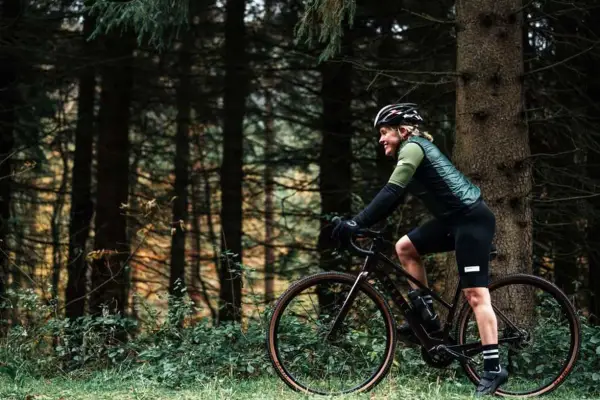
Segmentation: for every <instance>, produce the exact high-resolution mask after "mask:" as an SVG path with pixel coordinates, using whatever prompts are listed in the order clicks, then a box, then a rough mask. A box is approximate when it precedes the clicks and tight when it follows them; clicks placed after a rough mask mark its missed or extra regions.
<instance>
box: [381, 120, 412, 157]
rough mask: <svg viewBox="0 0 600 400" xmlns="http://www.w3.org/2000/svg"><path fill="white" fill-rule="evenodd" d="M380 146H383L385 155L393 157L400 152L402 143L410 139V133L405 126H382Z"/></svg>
mask: <svg viewBox="0 0 600 400" xmlns="http://www.w3.org/2000/svg"><path fill="white" fill-rule="evenodd" d="M379 134H380V137H379V144H381V145H382V146H383V149H384V151H385V155H386V156H388V157H391V156H393V155H394V154H396V151H398V147H400V143H402V142H403V141H405V140H406V139H408V137H409V136H410V132H409V131H408V129H406V127H404V126H397V127H391V126H382V127H381V128H379Z"/></svg>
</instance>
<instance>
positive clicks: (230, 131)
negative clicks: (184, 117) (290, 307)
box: [219, 0, 249, 321]
mask: <svg viewBox="0 0 600 400" xmlns="http://www.w3.org/2000/svg"><path fill="white" fill-rule="evenodd" d="M245 9H246V2H245V1H244V0H228V1H227V4H226V6H225V13H226V19H225V49H224V52H225V54H224V57H225V84H224V85H225V94H224V98H223V108H224V113H223V138H224V139H223V164H222V167H221V191H222V194H221V230H222V233H221V250H222V257H221V265H220V268H219V282H220V291H219V302H220V304H219V321H241V318H242V312H241V306H242V298H241V297H242V269H241V263H242V180H243V171H242V166H243V156H244V154H243V142H244V115H245V113H246V97H247V96H248V90H249V71H248V57H247V55H246V43H247V38H246V26H245V23H244V14H245Z"/></svg>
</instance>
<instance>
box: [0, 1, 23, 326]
mask: <svg viewBox="0 0 600 400" xmlns="http://www.w3.org/2000/svg"><path fill="white" fill-rule="evenodd" d="M22 12H23V9H22V2H21V1H19V0H4V1H3V2H2V5H1V8H0V13H1V14H0V35H1V36H0V42H3V43H4V44H5V45H6V47H7V49H4V50H3V51H2V52H0V299H2V300H3V299H5V298H6V289H7V286H8V278H9V257H8V251H9V247H8V243H7V241H8V235H9V232H10V214H11V213H10V209H11V205H10V202H11V198H12V186H13V178H12V169H13V164H12V153H13V151H14V145H15V125H16V121H17V119H16V111H15V110H16V108H17V103H18V96H17V85H16V83H17V79H18V70H19V66H18V62H17V57H16V54H14V47H13V46H14V44H15V42H16V36H17V29H18V24H19V21H20V18H21V15H22ZM7 317H8V314H7V312H6V309H5V308H3V307H2V308H0V320H6V319H7ZM0 331H4V326H2V329H0Z"/></svg>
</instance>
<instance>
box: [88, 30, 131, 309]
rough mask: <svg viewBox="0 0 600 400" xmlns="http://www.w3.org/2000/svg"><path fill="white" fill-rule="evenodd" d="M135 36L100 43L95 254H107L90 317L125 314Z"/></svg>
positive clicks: (99, 263)
mask: <svg viewBox="0 0 600 400" xmlns="http://www.w3.org/2000/svg"><path fill="white" fill-rule="evenodd" d="M134 43H135V42H134V37H133V36H132V35H131V34H130V33H129V32H126V33H124V34H123V35H122V36H121V35H120V34H119V33H117V32H111V33H109V34H107V35H105V36H104V37H103V38H102V45H103V52H104V57H105V59H106V60H107V61H106V62H105V63H104V64H103V65H102V67H101V68H100V76H101V81H102V92H101V95H100V111H99V115H98V150H97V157H98V161H97V163H98V167H97V175H96V176H97V178H96V183H97V190H96V192H97V206H96V220H95V226H94V228H95V242H94V249H95V250H96V251H106V252H107V253H105V254H103V255H102V256H101V257H98V258H97V259H95V260H93V263H92V293H91V296H90V313H92V314H94V315H96V314H99V313H101V311H102V306H103V305H105V306H107V307H108V308H109V310H110V311H111V312H118V313H121V314H122V313H123V312H124V310H125V309H126V303H127V298H126V289H127V282H126V276H127V274H126V273H125V268H126V265H125V263H126V262H127V260H128V257H129V252H130V249H129V240H128V237H127V223H126V217H125V211H124V210H122V209H121V207H122V205H126V204H127V202H128V194H129V118H130V106H131V97H132V86H133V69H132V58H133V49H134Z"/></svg>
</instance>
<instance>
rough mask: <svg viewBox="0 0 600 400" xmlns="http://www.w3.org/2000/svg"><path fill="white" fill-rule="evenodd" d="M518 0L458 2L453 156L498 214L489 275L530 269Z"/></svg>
mask: <svg viewBox="0 0 600 400" xmlns="http://www.w3.org/2000/svg"><path fill="white" fill-rule="evenodd" d="M521 7H522V2H521V0H478V1H466V0H460V1H458V2H457V3H456V10H457V22H458V36H457V42H458V46H457V50H458V51H457V72H458V74H459V78H458V85H457V103H456V127H457V138H456V147H455V149H454V160H455V162H456V164H457V166H458V167H459V168H460V169H461V170H462V171H463V172H465V173H466V174H467V175H468V176H469V177H470V178H471V179H472V180H473V181H474V183H476V184H478V185H480V187H481V189H482V193H483V195H484V198H485V200H486V202H487V203H488V205H489V206H490V208H491V209H492V210H493V211H494V213H495V215H496V244H497V247H498V253H499V255H498V258H497V261H496V262H495V263H493V266H492V267H493V268H492V271H491V275H492V276H493V275H497V274H505V273H509V272H530V271H531V251H532V240H531V234H532V228H531V226H532V222H531V205H530V201H529V200H528V196H529V195H530V193H531V187H532V182H531V167H530V164H529V161H528V157H529V156H530V151H529V142H528V131H527V122H526V121H525V119H524V112H523V90H522V86H523V85H522V78H523V56H522V51H523V45H522V15H521V13H520V12H519V10H521Z"/></svg>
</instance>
